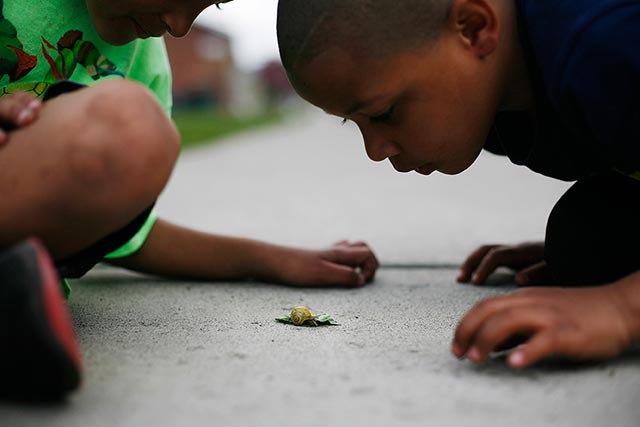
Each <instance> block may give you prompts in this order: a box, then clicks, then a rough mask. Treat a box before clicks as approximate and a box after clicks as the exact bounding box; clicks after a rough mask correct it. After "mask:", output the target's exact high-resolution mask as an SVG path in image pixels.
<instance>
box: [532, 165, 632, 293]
mask: <svg viewBox="0 0 640 427" xmlns="http://www.w3.org/2000/svg"><path fill="white" fill-rule="evenodd" d="M626 185H627V184H626V183H625V182H624V181H619V179H618V177H615V176H613V177H608V176H606V177H593V178H590V179H587V180H584V181H579V182H577V183H576V184H574V185H573V186H572V187H571V188H570V189H569V190H568V191H567V192H566V193H565V194H564V195H563V196H562V198H561V199H560V200H559V201H558V203H556V205H555V206H554V208H553V210H552V211H551V214H550V215H549V220H548V222H547V230H546V237H545V255H544V256H545V261H546V262H547V264H548V265H549V267H550V269H551V272H552V274H553V276H554V279H555V280H557V281H558V282H559V283H560V284H564V285H577V284H580V285H589V284H600V283H607V282H611V281H614V280H617V279H619V278H620V277H623V276H624V275H626V274H630V273H631V272H633V271H635V270H637V269H638V268H640V262H638V260H637V259H636V257H635V255H634V253H635V251H633V250H630V248H632V247H633V246H635V245H636V244H637V239H638V238H639V237H640V226H639V225H638V224H637V221H636V220H635V218H633V216H634V214H633V212H634V209H632V208H631V204H629V201H633V200H637V197H640V186H638V185H635V184H632V185H631V186H628V187H627V186H626ZM632 203H635V202H632Z"/></svg>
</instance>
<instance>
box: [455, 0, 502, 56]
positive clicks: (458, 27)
mask: <svg viewBox="0 0 640 427" xmlns="http://www.w3.org/2000/svg"><path fill="white" fill-rule="evenodd" d="M498 21H499V20H498V15H497V14H496V10H495V8H494V6H493V5H492V4H491V3H490V1H489V0H454V2H453V5H452V7H451V13H450V14H449V25H450V27H451V28H452V29H454V30H455V32H456V34H457V35H458V36H459V38H460V40H461V41H462V43H463V44H464V45H465V47H466V48H468V49H470V50H471V51H472V52H473V53H474V54H475V55H476V56H477V57H478V58H480V59H483V58H485V57H486V56H489V55H490V54H491V53H492V52H493V51H494V50H495V49H496V47H497V46H498V37H499V22H498Z"/></svg>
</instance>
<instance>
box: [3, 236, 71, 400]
mask: <svg viewBox="0 0 640 427" xmlns="http://www.w3.org/2000/svg"><path fill="white" fill-rule="evenodd" d="M81 369H82V361H81V356H80V349H79V347H78V343H77V341H76V337H75V334H74V332H73V325H72V324H71V319H70V316H69V312H68V310H67V306H66V304H65V302H64V299H63V296H62V289H61V287H60V281H59V279H58V275H57V273H56V270H55V267H54V266H53V262H52V261H51V258H50V257H49V254H48V253H47V250H46V249H45V248H44V246H43V245H42V244H41V243H40V242H39V241H38V240H37V239H29V240H26V241H24V242H21V243H19V244H17V245H15V246H13V247H11V248H9V249H7V250H5V251H3V252H0V378H1V379H2V380H1V381H0V395H2V396H3V397H5V398H11V399H55V398H61V397H63V396H64V395H66V394H67V393H69V392H70V391H72V390H74V389H76V388H77V387H78V385H79V384H80V372H81Z"/></svg>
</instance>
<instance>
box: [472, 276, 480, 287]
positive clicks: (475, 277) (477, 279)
mask: <svg viewBox="0 0 640 427" xmlns="http://www.w3.org/2000/svg"><path fill="white" fill-rule="evenodd" d="M471 280H472V281H473V284H474V285H478V284H480V276H478V275H477V274H474V275H473V278H472V279H471Z"/></svg>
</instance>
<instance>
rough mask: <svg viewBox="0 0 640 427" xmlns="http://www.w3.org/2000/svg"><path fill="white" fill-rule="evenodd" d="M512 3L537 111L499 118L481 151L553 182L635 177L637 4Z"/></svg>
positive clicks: (619, 0) (638, 165) (611, 0)
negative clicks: (616, 174) (614, 173)
mask: <svg viewBox="0 0 640 427" xmlns="http://www.w3.org/2000/svg"><path fill="white" fill-rule="evenodd" d="M516 4H517V12H518V30H519V32H520V38H521V40H522V43H523V47H524V51H525V56H526V57H527V59H528V65H529V67H530V70H531V76H532V80H533V87H534V92H535V96H536V111H535V115H534V116H529V115H527V114H516V113H500V114H499V115H498V117H497V118H496V121H495V123H494V125H495V126H494V129H493V130H492V133H491V135H490V136H489V139H488V144H487V145H486V146H485V148H487V149H488V150H490V151H494V152H499V153H503V154H506V155H508V156H509V158H510V159H511V160H512V161H513V162H514V163H517V164H522V165H526V166H527V167H529V168H530V169H533V170H535V171H537V172H540V173H542V174H544V175H548V176H554V177H556V178H560V179H567V180H574V179H579V178H580V177H582V176H587V175H589V174H592V173H594V172H597V171H607V170H611V169H615V170H618V171H621V172H624V173H626V174H629V175H631V174H634V173H636V172H638V171H640V145H638V144H637V143H636V142H635V141H638V140H640V128H639V127H638V126H637V123H636V122H637V117H640V116H639V115H640V104H638V103H637V97H638V96H640V49H638V46H640V1H638V0H516ZM634 117H636V118H634Z"/></svg>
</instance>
